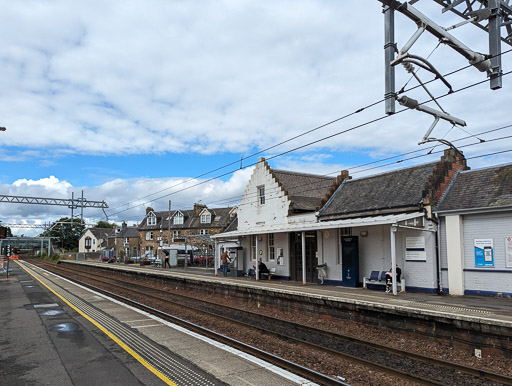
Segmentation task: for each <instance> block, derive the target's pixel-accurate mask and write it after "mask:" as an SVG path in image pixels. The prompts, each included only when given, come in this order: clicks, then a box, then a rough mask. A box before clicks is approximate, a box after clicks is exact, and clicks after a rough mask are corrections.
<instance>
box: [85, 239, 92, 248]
mask: <svg viewBox="0 0 512 386" xmlns="http://www.w3.org/2000/svg"><path fill="white" fill-rule="evenodd" d="M85 248H87V249H89V248H91V238H90V237H86V238H85Z"/></svg>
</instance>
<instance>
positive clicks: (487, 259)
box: [475, 239, 494, 267]
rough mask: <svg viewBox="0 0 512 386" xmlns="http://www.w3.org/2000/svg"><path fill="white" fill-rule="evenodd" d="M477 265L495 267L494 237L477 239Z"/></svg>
mask: <svg viewBox="0 0 512 386" xmlns="http://www.w3.org/2000/svg"><path fill="white" fill-rule="evenodd" d="M475 266H476V267H494V248H493V240H492V239H475Z"/></svg>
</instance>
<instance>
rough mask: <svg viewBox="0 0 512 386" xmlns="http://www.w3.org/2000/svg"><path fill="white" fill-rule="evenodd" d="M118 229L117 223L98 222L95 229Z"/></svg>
mask: <svg viewBox="0 0 512 386" xmlns="http://www.w3.org/2000/svg"><path fill="white" fill-rule="evenodd" d="M115 227H116V224H115V223H112V224H111V223H109V222H107V221H101V220H100V221H98V223H97V224H96V225H95V226H94V227H93V228H105V229H113V228H115Z"/></svg>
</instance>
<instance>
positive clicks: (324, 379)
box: [34, 263, 349, 386]
mask: <svg viewBox="0 0 512 386" xmlns="http://www.w3.org/2000/svg"><path fill="white" fill-rule="evenodd" d="M48 264H49V265H53V266H54V267H53V268H55V264H51V263H48ZM34 265H36V266H40V265H37V264H34ZM50 271H51V272H52V273H53V274H57V273H56V272H53V271H52V270H50ZM74 274H77V271H74ZM80 274H83V273H82V272H80ZM90 276H93V275H90ZM66 279H68V280H71V281H73V282H74V283H77V284H80V285H81V286H84V287H87V288H89V289H92V290H94V291H96V292H99V293H102V294H104V295H107V296H109V297H111V298H113V299H116V300H119V301H121V302H123V303H125V304H128V305H131V306H132V307H135V308H138V309H140V310H143V311H146V312H148V313H150V314H152V315H155V316H158V317H159V318H162V319H164V320H167V321H170V322H172V323H175V324H177V325H179V326H181V327H185V328H187V329H188V330H190V331H193V332H196V333H198V334H200V335H203V336H206V337H208V338H211V339H213V340H216V341H218V342H221V343H224V344H226V345H228V346H230V347H234V348H236V349H238V350H240V351H243V352H245V353H248V354H251V355H253V356H255V357H257V358H259V359H262V360H264V361H267V362H269V363H272V364H274V365H276V366H278V367H281V368H283V369H285V370H288V371H290V372H292V373H294V374H298V375H300V376H302V377H304V378H307V379H309V380H311V381H314V382H317V383H319V384H322V385H346V386H349V384H347V383H345V382H342V381H340V380H337V379H335V378H332V377H330V376H327V375H325V374H322V373H319V372H317V371H315V370H313V369H309V368H307V367H305V366H301V365H299V364H297V363H294V362H292V361H289V360H287V359H284V358H281V357H279V356H277V355H274V354H272V353H269V352H266V351H264V350H261V349H259V348H257V347H254V346H251V345H249V344H246V343H244V342H241V341H238V340H236V339H233V338H230V337H228V336H225V335H223V334H220V333H218V332H215V331H213V330H210V329H208V328H205V327H202V326H200V325H198V324H195V323H192V322H189V321H187V320H185V319H182V318H179V317H177V316H174V315H171V314H168V313H166V312H164V311H161V310H158V309H156V308H154V307H151V306H149V305H146V304H143V303H140V302H137V301H135V300H133V299H130V298H127V297H125V296H122V295H118V294H116V293H114V292H111V291H108V290H105V289H103V288H100V287H97V286H94V285H92V284H89V283H87V282H83V281H81V280H78V279H75V278H69V277H66ZM91 279H93V280H96V281H99V282H102V281H101V280H97V279H95V278H94V277H93V278H91ZM104 284H108V285H112V286H117V287H121V286H119V285H115V284H111V283H104ZM121 288H122V289H124V290H130V291H131V292H134V291H135V290H133V283H132V288H126V287H121ZM139 293H140V294H142V295H144V296H145V297H148V296H149V297H153V298H157V297H155V296H152V295H150V294H146V293H141V292H139ZM157 299H158V300H159V301H162V300H165V299H162V298H157ZM167 302H168V303H172V304H175V305H179V306H180V307H184V306H183V305H181V304H178V303H173V302H170V301H167ZM185 307H186V306H185ZM217 317H219V316H218V315H217Z"/></svg>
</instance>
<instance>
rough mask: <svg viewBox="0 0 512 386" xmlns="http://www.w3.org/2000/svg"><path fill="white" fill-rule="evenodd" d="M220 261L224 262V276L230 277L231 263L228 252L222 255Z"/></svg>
mask: <svg viewBox="0 0 512 386" xmlns="http://www.w3.org/2000/svg"><path fill="white" fill-rule="evenodd" d="M220 259H221V260H222V274H223V275H224V276H227V275H228V263H229V261H230V260H229V256H228V251H227V250H226V251H224V253H223V254H222V255H220Z"/></svg>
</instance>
